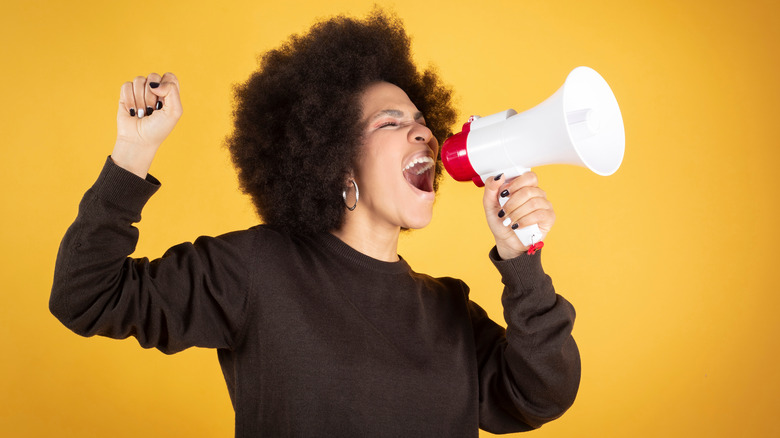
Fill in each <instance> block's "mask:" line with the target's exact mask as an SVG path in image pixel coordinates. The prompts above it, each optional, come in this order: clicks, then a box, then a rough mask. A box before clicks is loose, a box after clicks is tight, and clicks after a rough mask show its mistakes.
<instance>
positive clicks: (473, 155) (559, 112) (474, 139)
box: [441, 67, 626, 247]
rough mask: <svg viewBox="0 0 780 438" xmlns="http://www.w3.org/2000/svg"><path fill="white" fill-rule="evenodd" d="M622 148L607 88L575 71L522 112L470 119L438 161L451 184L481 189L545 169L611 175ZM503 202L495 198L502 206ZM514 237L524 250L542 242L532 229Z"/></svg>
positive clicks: (590, 73) (588, 72)
mask: <svg viewBox="0 0 780 438" xmlns="http://www.w3.org/2000/svg"><path fill="white" fill-rule="evenodd" d="M625 144H626V137H625V131H624V129H623V118H622V117H621V115H620V108H619V107H618V103H617V100H616V99H615V95H614V94H612V90H610V88H609V85H607V82H606V81H605V80H604V78H602V77H601V75H599V74H598V73H596V71H595V70H593V69H591V68H588V67H577V68H575V69H574V70H572V71H571V73H569V76H568V77H567V78H566V81H565V82H564V84H563V86H561V88H560V89H558V91H557V92H555V94H553V95H552V96H550V97H549V98H547V100H545V101H544V102H542V103H540V104H539V105H537V106H535V107H533V108H531V109H529V110H527V111H525V112H522V113H520V114H518V113H517V112H516V111H515V110H512V109H509V110H506V111H503V112H500V113H497V114H493V115H490V116H487V117H476V116H472V117H471V118H470V119H469V121H468V122H467V123H466V124H465V125H463V130H462V131H461V132H460V133H457V134H455V135H453V136H452V137H450V138H448V139H447V140H446V141H445V142H444V144H443V145H442V148H441V158H442V162H443V163H444V168H445V169H447V172H448V173H449V174H450V175H451V176H452V177H453V178H454V179H456V180H458V181H473V182H474V183H475V184H476V185H477V186H479V187H482V186H483V185H484V182H485V181H486V180H487V179H488V178H492V177H495V176H496V175H499V174H502V173H503V174H504V175H506V177H507V179H510V178H514V177H516V176H518V175H522V174H523V173H525V172H528V171H529V170H531V168H532V167H536V166H541V165H545V164H573V165H577V166H583V167H587V168H588V169H590V170H592V171H593V172H595V173H597V174H599V175H604V176H607V175H611V174H613V173H615V171H617V169H618V168H619V167H620V163H622V162H623V154H624V151H625ZM507 200H508V198H499V202H500V203H501V205H502V206H503V205H504V203H505V202H506V201H507ZM510 223H511V221H510V220H509V219H507V220H506V221H505V222H504V225H509V224H510ZM515 233H516V234H517V236H518V237H519V238H520V241H521V242H523V244H524V245H525V246H529V247H530V246H532V245H534V244H537V243H538V242H539V241H540V240H541V238H542V233H541V231H540V230H539V227H538V226H537V225H531V226H528V227H525V228H521V229H518V230H515Z"/></svg>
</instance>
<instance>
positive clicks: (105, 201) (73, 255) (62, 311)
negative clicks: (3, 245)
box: [49, 158, 159, 337]
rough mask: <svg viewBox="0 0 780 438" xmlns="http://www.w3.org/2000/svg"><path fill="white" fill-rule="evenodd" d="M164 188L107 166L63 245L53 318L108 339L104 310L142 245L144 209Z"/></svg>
mask: <svg viewBox="0 0 780 438" xmlns="http://www.w3.org/2000/svg"><path fill="white" fill-rule="evenodd" d="M109 160H110V158H109ZM158 187H159V183H158V182H157V181H156V180H154V179H153V178H152V177H148V179H147V180H141V179H138V178H134V177H128V175H127V174H126V173H125V172H123V171H122V170H121V169H119V168H118V167H117V166H114V165H112V163H111V162H107V163H106V166H105V167H104V168H103V171H102V172H101V174H100V176H99V178H98V180H97V181H96V183H95V185H93V186H92V187H91V188H90V189H89V190H88V191H87V193H86V194H85V195H84V197H83V199H82V201H81V203H80V205H79V213H78V216H77V218H76V220H75V221H74V223H73V224H72V225H71V226H70V228H69V229H68V231H67V232H66V233H65V236H64V237H63V240H62V242H61V244H60V248H59V252H58V254H57V262H56V264H55V272H54V283H53V286H52V293H51V298H50V302H49V306H50V309H51V311H52V313H53V314H54V315H55V316H57V318H58V319H60V320H61V321H62V322H63V324H65V325H66V326H68V327H69V328H71V329H72V330H74V331H75V332H76V333H79V334H81V335H84V336H90V335H94V334H107V335H108V333H102V331H103V330H108V329H107V328H106V327H108V326H110V325H112V324H111V321H109V320H108V318H110V312H104V311H103V309H106V308H111V306H110V303H111V302H116V301H117V299H118V294H120V293H121V290H122V280H123V278H125V277H126V275H127V270H128V269H129V266H128V264H131V263H132V261H131V260H129V259H127V257H128V255H130V254H131V253H132V252H133V251H134V250H135V245H136V242H137V240H138V230H137V229H136V228H135V227H133V226H132V223H134V222H138V221H139V220H140V212H141V208H142V207H143V205H144V204H145V203H146V201H147V200H148V199H149V197H151V195H152V194H153V193H154V192H155V191H156V190H157V188H158ZM111 335H113V337H126V336H127V335H128V334H126V333H112V334H111Z"/></svg>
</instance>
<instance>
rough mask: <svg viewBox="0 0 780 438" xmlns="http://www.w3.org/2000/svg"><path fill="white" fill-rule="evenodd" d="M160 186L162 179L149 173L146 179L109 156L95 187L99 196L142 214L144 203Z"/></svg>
mask: <svg viewBox="0 0 780 438" xmlns="http://www.w3.org/2000/svg"><path fill="white" fill-rule="evenodd" d="M160 186H161V184H160V181H158V180H157V178H155V177H153V176H152V175H147V176H146V179H143V178H141V177H139V176H138V175H136V174H134V173H132V172H129V171H127V170H125V169H123V168H121V167H119V166H117V165H116V164H115V163H114V160H112V159H111V157H110V156H109V157H108V158H107V159H106V163H105V164H104V165H103V170H102V171H101V172H100V176H98V179H97V181H95V184H94V186H93V187H94V189H95V192H96V194H97V197H98V198H100V199H102V200H104V201H106V202H108V203H111V204H113V205H115V206H117V207H120V208H122V209H125V210H128V211H131V212H133V213H139V214H140V213H141V210H142V209H143V207H144V205H146V203H147V202H148V201H149V198H151V197H152V195H154V194H155V193H156V192H157V190H159V189H160Z"/></svg>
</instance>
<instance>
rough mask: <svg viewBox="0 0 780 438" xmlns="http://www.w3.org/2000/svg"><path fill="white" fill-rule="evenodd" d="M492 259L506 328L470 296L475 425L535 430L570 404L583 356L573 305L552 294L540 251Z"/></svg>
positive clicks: (490, 428)
mask: <svg viewBox="0 0 780 438" xmlns="http://www.w3.org/2000/svg"><path fill="white" fill-rule="evenodd" d="M540 256H541V252H538V253H537V254H536V255H533V256H530V255H525V254H524V255H522V256H520V257H517V258H515V259H512V260H501V259H500V257H499V256H498V253H497V252H496V250H495V248H494V249H493V250H492V251H491V253H490V258H491V260H492V261H493V263H494V265H495V266H496V268H497V269H498V271H499V272H500V273H501V279H502V282H503V284H504V292H503V295H502V304H503V307H504V318H505V320H506V323H507V328H506V330H505V329H504V328H503V327H501V326H500V325H498V324H496V323H495V322H493V321H492V320H490V319H489V318H488V316H487V314H486V313H485V311H484V310H483V309H482V308H480V307H479V306H478V305H476V304H474V303H473V302H470V306H471V308H470V312H471V318H472V321H473V324H474V331H475V339H476V346H477V361H478V367H479V391H480V394H479V400H480V427H481V428H483V429H485V430H487V431H489V432H493V433H507V432H518V431H526V430H530V429H535V428H538V427H540V426H541V425H542V424H544V423H546V422H548V421H551V420H554V419H556V418H558V417H559V416H561V415H563V413H564V412H565V411H566V410H567V409H568V408H569V407H570V406H571V405H572V404H573V403H574V398H575V397H576V395H577V390H578V388H579V382H580V355H579V351H578V349H577V345H576V344H575V342H574V338H573V337H572V335H571V332H572V327H573V324H574V316H575V313H574V308H573V307H572V305H571V304H570V303H569V302H568V301H566V300H565V299H564V298H563V297H561V296H560V295H557V294H556V293H555V290H554V289H553V285H552V281H551V279H550V277H549V276H547V275H546V274H545V273H544V271H543V269H542V264H541V260H540V258H541V257H540Z"/></svg>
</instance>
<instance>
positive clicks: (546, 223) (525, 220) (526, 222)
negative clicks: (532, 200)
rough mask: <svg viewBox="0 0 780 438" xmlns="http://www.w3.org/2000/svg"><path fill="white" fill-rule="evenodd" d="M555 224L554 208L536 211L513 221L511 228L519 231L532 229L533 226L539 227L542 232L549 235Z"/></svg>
mask: <svg viewBox="0 0 780 438" xmlns="http://www.w3.org/2000/svg"><path fill="white" fill-rule="evenodd" d="M554 222H555V211H554V210H553V209H552V208H549V209H536V210H533V211H531V212H529V213H528V214H525V215H523V216H522V217H521V218H519V219H517V220H515V221H513V222H512V226H511V228H512V229H513V230H517V229H523V228H525V227H530V226H531V225H538V226H539V229H540V230H541V231H543V232H544V233H547V232H549V231H550V228H551V227H552V224H553V223H554Z"/></svg>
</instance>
